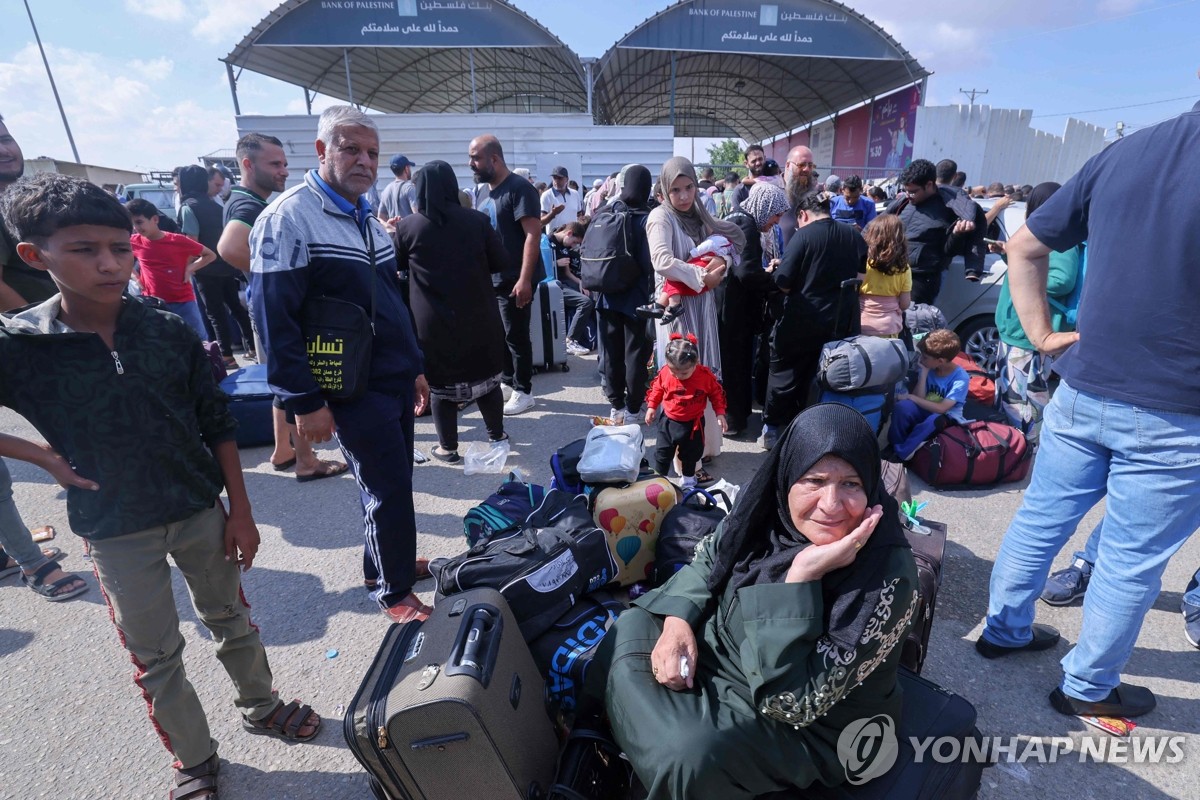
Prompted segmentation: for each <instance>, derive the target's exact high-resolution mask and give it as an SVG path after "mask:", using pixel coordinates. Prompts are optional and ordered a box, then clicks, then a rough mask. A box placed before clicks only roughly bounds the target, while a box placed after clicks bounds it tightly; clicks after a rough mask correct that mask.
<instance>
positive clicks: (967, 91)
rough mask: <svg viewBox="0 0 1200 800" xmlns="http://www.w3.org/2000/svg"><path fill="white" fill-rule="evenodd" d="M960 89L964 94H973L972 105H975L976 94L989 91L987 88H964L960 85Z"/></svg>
mask: <svg viewBox="0 0 1200 800" xmlns="http://www.w3.org/2000/svg"><path fill="white" fill-rule="evenodd" d="M958 91H959V92H960V93H962V94H966V95H970V96H971V105H975V95H977V94H987V93H988V90H987V89H963V88H961V87H959V90H958Z"/></svg>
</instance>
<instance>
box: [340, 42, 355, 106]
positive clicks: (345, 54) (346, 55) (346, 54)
mask: <svg viewBox="0 0 1200 800" xmlns="http://www.w3.org/2000/svg"><path fill="white" fill-rule="evenodd" d="M342 61H343V62H344V63H345V65H346V96H347V97H348V98H349V100H350V105H354V84H353V83H351V81H350V51H349V50H346V49H343V50H342Z"/></svg>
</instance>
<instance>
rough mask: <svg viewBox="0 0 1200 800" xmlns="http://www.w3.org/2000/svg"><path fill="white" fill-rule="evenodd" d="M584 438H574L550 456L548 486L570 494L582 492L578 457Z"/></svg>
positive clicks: (581, 451) (580, 455) (581, 452)
mask: <svg viewBox="0 0 1200 800" xmlns="http://www.w3.org/2000/svg"><path fill="white" fill-rule="evenodd" d="M585 442H587V440H586V439H576V440H575V441H573V442H571V443H570V444H566V445H563V446H562V447H560V448H558V449H557V450H555V451H554V453H553V454H551V456H550V488H551V489H561V490H562V491H564V492H570V493H571V494H583V479H582V478H580V477H579V459H580V458H581V457H582V456H583V446H584V443H585Z"/></svg>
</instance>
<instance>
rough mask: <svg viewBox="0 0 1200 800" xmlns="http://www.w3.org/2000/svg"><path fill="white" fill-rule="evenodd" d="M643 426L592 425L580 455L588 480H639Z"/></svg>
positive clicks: (581, 471) (583, 474)
mask: <svg viewBox="0 0 1200 800" xmlns="http://www.w3.org/2000/svg"><path fill="white" fill-rule="evenodd" d="M643 449H644V443H643V441H642V429H641V428H640V427H638V426H637V425H605V426H598V427H595V428H592V429H591V430H590V431H589V432H588V435H587V440H586V441H585V443H584V445H583V455H582V456H580V458H579V477H580V478H581V479H582V480H583V482H584V483H629V482H631V481H635V480H637V477H638V471H639V469H640V467H641V464H642V450H643Z"/></svg>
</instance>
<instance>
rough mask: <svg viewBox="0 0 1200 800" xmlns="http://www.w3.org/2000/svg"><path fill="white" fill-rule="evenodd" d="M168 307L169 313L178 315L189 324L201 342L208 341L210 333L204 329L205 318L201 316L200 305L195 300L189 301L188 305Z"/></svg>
mask: <svg viewBox="0 0 1200 800" xmlns="http://www.w3.org/2000/svg"><path fill="white" fill-rule="evenodd" d="M166 306H167V311H170V312H171V313H172V314H178V315H179V316H180V317H181V318H182V319H183V321H184V322H186V323H187V324H188V327H190V328H191V329H192V330H194V331H195V332H196V335H197V336H199V337H200V341H202V342H203V341H207V340H208V333H207V332H206V331H205V329H204V317H203V316H201V315H200V305H199V303H197V302H196V301H195V300H188V301H187V302H186V303H167V304H166Z"/></svg>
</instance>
